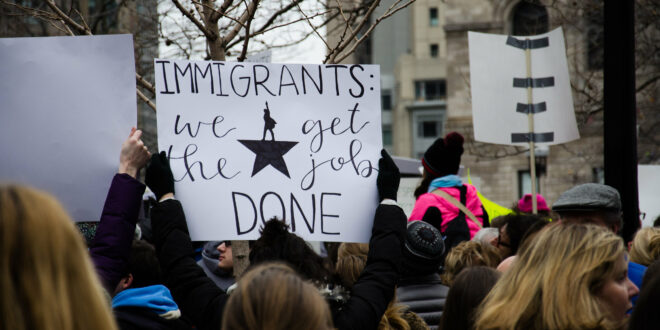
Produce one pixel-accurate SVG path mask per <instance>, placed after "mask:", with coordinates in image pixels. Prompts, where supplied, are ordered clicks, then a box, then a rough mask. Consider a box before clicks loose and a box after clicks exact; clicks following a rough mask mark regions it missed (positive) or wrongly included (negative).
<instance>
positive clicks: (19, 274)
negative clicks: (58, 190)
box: [0, 185, 117, 330]
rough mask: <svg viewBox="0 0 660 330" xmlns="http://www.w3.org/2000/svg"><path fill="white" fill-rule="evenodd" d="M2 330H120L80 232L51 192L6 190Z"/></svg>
mask: <svg viewBox="0 0 660 330" xmlns="http://www.w3.org/2000/svg"><path fill="white" fill-rule="evenodd" d="M0 296H2V298H0V310H1V311H0V313H1V314H0V329H12V330H28V329H74V330H84V329H116V328H117V327H116V324H115V321H114V318H113V316H112V311H111V309H110V305H109V303H108V300H107V298H106V297H105V295H104V293H103V288H102V286H101V283H100V282H99V280H98V277H97V275H96V272H95V270H94V267H93V265H92V261H91V260H90V258H89V254H88V252H87V248H86V246H85V243H84V241H83V237H82V235H81V233H80V232H78V231H77V229H76V227H75V225H74V224H73V221H72V220H71V219H70V218H69V216H68V215H67V213H66V212H65V211H64V209H63V208H62V206H61V205H60V204H59V203H58V202H57V201H56V200H55V198H53V197H52V196H50V195H49V194H47V193H44V192H41V191H38V190H36V189H32V188H27V187H22V186H13V185H9V186H4V185H0Z"/></svg>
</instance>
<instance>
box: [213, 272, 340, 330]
mask: <svg viewBox="0 0 660 330" xmlns="http://www.w3.org/2000/svg"><path fill="white" fill-rule="evenodd" d="M332 328H333V326H332V316H331V315H330V309H329V307H328V304H327V303H326V302H325V300H324V299H323V297H321V294H320V293H319V291H318V289H317V288H316V287H315V286H314V285H312V284H311V283H309V282H305V281H303V279H302V278H301V277H300V276H298V274H296V272H295V271H294V270H293V269H291V268H290V267H289V266H286V265H285V264H282V263H272V262H266V263H263V264H260V265H258V266H256V267H254V268H252V269H251V270H249V271H248V272H247V273H245V274H244V275H243V276H242V277H241V279H240V281H239V282H238V287H237V288H236V290H234V292H233V293H232V294H231V296H230V297H229V300H228V301H227V305H226V306H225V309H224V312H223V317H222V329H227V330H229V329H270V330H275V329H294V330H295V329H332Z"/></svg>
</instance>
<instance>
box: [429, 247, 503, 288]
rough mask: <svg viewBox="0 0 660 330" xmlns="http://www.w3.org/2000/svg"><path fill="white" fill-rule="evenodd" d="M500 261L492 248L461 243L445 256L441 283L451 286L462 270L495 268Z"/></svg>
mask: <svg viewBox="0 0 660 330" xmlns="http://www.w3.org/2000/svg"><path fill="white" fill-rule="evenodd" d="M501 261H502V257H501V256H500V254H499V252H498V251H497V248H495V247H494V246H492V245H490V244H488V243H481V242H476V241H463V242H461V243H460V244H458V245H456V247H454V248H453V249H451V251H449V254H447V257H446V258H445V271H444V273H442V282H443V283H444V284H445V285H447V286H451V285H452V283H453V282H454V278H455V277H456V276H457V275H458V273H460V272H461V271H462V270H463V269H465V268H468V267H472V266H486V267H491V268H495V267H497V265H499V263H500V262H501Z"/></svg>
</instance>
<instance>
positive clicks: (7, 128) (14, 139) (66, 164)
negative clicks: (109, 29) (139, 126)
mask: <svg viewBox="0 0 660 330" xmlns="http://www.w3.org/2000/svg"><path fill="white" fill-rule="evenodd" d="M133 57H134V54H133V40H132V37H131V35H105V36H80V37H44V38H9V39H0V77H2V79H0V154H2V155H3V156H2V157H0V181H5V182H7V181H10V182H16V183H21V184H28V185H31V186H35V187H37V188H40V189H43V190H46V191H49V192H50V193H52V194H54V195H55V196H56V197H57V198H58V199H59V200H60V202H62V204H63V205H64V206H65V208H66V209H67V211H68V212H69V214H70V215H71V216H72V217H73V218H74V219H75V220H77V221H98V219H99V217H100V215H101V211H102V209H103V203H104V201H105V197H106V195H107V193H108V188H109V187H110V181H111V179H112V176H113V175H114V173H116V172H117V167H118V165H119V151H120V149H121V144H122V142H123V141H124V140H125V139H126V137H127V136H128V134H129V133H130V128H131V126H135V125H136V119H137V115H136V107H137V104H136V95H135V63H134V60H133Z"/></svg>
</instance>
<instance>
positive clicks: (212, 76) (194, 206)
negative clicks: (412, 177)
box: [155, 59, 382, 242]
mask: <svg viewBox="0 0 660 330" xmlns="http://www.w3.org/2000/svg"><path fill="white" fill-rule="evenodd" d="M155 75H156V89H157V90H156V95H157V97H156V100H157V104H158V145H159V149H160V150H162V151H167V153H168V156H169V157H170V164H171V166H172V172H173V174H174V180H175V193H176V196H177V199H179V200H180V201H181V203H182V205H183V208H184V211H185V213H186V217H187V220H188V228H189V230H190V235H191V237H192V239H193V240H220V239H223V240H224V239H239V240H245V239H256V238H258V237H259V229H260V228H261V226H262V224H263V223H264V222H265V221H267V220H268V219H270V218H272V217H278V218H280V219H284V220H285V221H286V223H288V224H290V227H291V228H290V229H291V231H292V232H294V233H296V234H298V235H300V236H301V237H303V238H304V239H306V240H310V241H352V242H367V241H368V239H369V237H370V234H371V225H372V223H373V216H374V213H375V209H376V206H377V203H378V198H377V189H376V177H377V167H378V159H379V158H380V150H381V148H382V140H381V124H380V116H381V115H380V83H379V82H380V80H379V79H380V77H379V70H378V67H377V66H374V65H325V66H324V65H296V64H258V63H244V62H243V63H237V62H203V61H185V60H181V61H179V60H161V59H156V60H155Z"/></svg>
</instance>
